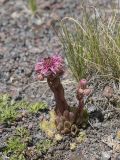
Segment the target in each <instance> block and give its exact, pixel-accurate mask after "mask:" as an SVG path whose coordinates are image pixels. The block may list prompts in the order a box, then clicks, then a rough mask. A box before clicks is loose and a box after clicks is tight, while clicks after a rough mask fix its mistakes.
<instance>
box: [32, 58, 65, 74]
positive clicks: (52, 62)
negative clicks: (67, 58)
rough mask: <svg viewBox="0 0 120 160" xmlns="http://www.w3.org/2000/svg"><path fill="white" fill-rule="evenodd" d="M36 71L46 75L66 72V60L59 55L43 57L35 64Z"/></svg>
mask: <svg viewBox="0 0 120 160" xmlns="http://www.w3.org/2000/svg"><path fill="white" fill-rule="evenodd" d="M35 71H36V73H38V74H41V75H43V76H44V77H47V76H50V75H56V74H60V73H63V72H64V60H63V59H62V57H61V56H59V55H53V56H51V57H47V58H44V59H41V60H40V61H38V62H37V64H36V65H35Z"/></svg>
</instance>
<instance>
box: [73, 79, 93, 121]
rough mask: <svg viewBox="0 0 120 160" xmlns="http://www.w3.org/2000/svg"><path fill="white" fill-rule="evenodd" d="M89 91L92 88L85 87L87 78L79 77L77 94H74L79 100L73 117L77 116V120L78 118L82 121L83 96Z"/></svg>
mask: <svg viewBox="0 0 120 160" xmlns="http://www.w3.org/2000/svg"><path fill="white" fill-rule="evenodd" d="M91 91H92V90H91V89H90V88H87V80H86V79H81V80H80V81H79V84H78V88H77V96H76V97H77V99H78V101H79V104H78V109H77V111H76V115H75V117H76V119H77V118H78V117H79V118H78V121H79V119H80V120H81V121H82V117H83V109H84V97H85V96H88V95H89V94H90V93H91Z"/></svg>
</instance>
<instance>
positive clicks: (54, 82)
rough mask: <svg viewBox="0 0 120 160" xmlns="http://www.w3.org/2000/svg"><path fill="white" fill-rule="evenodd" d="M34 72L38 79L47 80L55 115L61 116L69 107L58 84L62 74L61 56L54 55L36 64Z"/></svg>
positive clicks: (60, 85) (62, 62) (61, 87)
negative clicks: (51, 92) (54, 103)
mask: <svg viewBox="0 0 120 160" xmlns="http://www.w3.org/2000/svg"><path fill="white" fill-rule="evenodd" d="M35 71H36V72H37V74H38V79H39V80H43V79H44V78H47V82H48V85H49V87H50V89H51V90H52V91H53V93H54V97H55V101H56V107H55V112H56V114H57V115H59V116H61V115H63V112H64V111H65V110H69V106H68V104H67V102H66V100H65V97H64V89H63V86H62V84H61V82H60V76H61V75H63V73H64V61H63V59H62V57H61V56H59V55H54V56H51V57H47V58H44V59H42V60H40V61H38V62H37V64H36V65H35Z"/></svg>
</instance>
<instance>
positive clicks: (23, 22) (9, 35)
mask: <svg viewBox="0 0 120 160" xmlns="http://www.w3.org/2000/svg"><path fill="white" fill-rule="evenodd" d="M37 3H38V13H37V14H36V16H32V15H31V11H30V10H29V8H28V5H27V1H25V0H17V1H16V0H0V93H9V94H10V95H11V96H12V98H13V99H14V100H15V101H16V100H21V99H25V100H28V101H32V102H36V101H43V102H46V103H47V104H48V106H49V110H51V108H53V106H54V97H53V95H52V93H51V91H50V90H49V88H48V86H47V83H46V81H43V82H38V81H37V80H36V75H35V73H34V65H35V62H36V59H38V58H39V57H42V56H45V55H51V54H53V53H55V52H58V53H63V50H62V46H61V44H60V42H59V39H58V38H57V36H56V34H55V32H54V30H53V28H52V27H51V24H53V26H57V25H58V20H60V19H61V18H63V17H65V16H72V17H75V18H80V16H81V6H82V5H85V4H87V5H88V6H92V5H94V6H96V7H97V8H101V10H102V9H103V8H105V9H106V12H107V13H109V12H110V9H111V7H110V6H111V5H112V6H114V8H115V6H116V5H117V3H118V1H117V0H113V1H112V0H89V1H87V0H85V1H83V2H82V0H74V1H73V0H40V1H39V0H38V2H37ZM116 11H118V10H116ZM91 16H92V15H91ZM62 82H63V85H64V87H65V92H66V97H67V100H68V102H69V104H70V105H71V106H74V105H76V103H77V101H76V96H75V92H76V90H75V89H76V86H77V83H76V81H75V80H74V78H73V77H72V76H71V73H70V72H69V71H66V73H65V75H64V77H63V78H62ZM89 85H90V87H91V88H93V89H94V92H93V95H92V96H91V97H90V99H89V100H88V101H87V103H86V108H88V112H89V113H90V119H89V125H88V127H87V128H86V129H81V130H80V131H81V132H83V131H84V132H85V133H86V136H87V137H86V139H85V141H84V142H83V143H80V144H79V145H77V147H76V148H75V149H73V150H71V149H70V143H74V141H75V138H76V137H75V136H71V135H67V136H64V137H63V139H62V141H60V142H59V143H57V145H55V146H53V147H51V148H50V149H49V150H48V151H47V152H45V153H44V154H42V155H41V157H39V158H38V159H40V160H42V159H43V160H80V159H81V160H109V159H112V160H119V159H120V139H118V138H117V135H116V134H117V132H118V131H119V130H120V110H119V108H118V107H119V106H118V105H119V104H118V103H117V104H116V101H117V102H118V101H119V99H120V85H119V87H118V86H116V84H115V83H114V81H112V80H111V81H109V82H108V81H107V80H105V79H104V80H101V79H100V78H99V77H92V78H91V79H90V81H89ZM106 85H107V86H111V88H112V89H113V93H112V96H111V98H109V97H108V98H106V96H105V95H104V94H103V93H104V91H103V90H104V88H105V86H106ZM43 114H44V115H45V116H46V117H49V116H48V114H47V113H41V112H38V114H37V115H30V116H29V117H27V118H25V119H24V120H22V121H20V122H16V123H15V124H12V125H11V126H9V127H8V126H7V127H5V126H3V125H2V124H0V128H4V129H3V130H2V131H1V132H0V155H3V148H4V144H5V143H6V139H7V138H8V137H10V136H12V135H13V133H14V130H15V128H16V127H17V126H21V125H22V126H25V127H27V128H28V129H29V130H30V134H31V136H32V139H33V143H32V146H34V145H35V144H36V142H37V141H40V140H43V139H46V136H45V134H44V133H43V132H42V131H41V130H40V128H39V123H40V117H41V116H42V115H43ZM30 125H31V127H28V126H30ZM5 145H6V144H5ZM3 159H5V157H4V156H3ZM8 159H9V157H8ZM28 159H29V160H30V158H28ZM31 160H32V158H31Z"/></svg>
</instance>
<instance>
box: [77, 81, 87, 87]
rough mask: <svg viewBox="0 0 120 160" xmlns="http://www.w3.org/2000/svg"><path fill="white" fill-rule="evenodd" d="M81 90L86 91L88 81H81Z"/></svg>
mask: <svg viewBox="0 0 120 160" xmlns="http://www.w3.org/2000/svg"><path fill="white" fill-rule="evenodd" d="M79 85H80V88H81V89H86V87H87V80H86V79H81V80H80V82H79Z"/></svg>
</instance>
